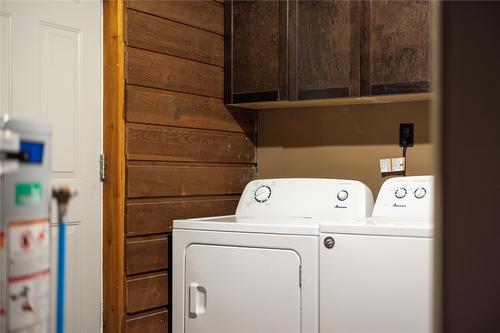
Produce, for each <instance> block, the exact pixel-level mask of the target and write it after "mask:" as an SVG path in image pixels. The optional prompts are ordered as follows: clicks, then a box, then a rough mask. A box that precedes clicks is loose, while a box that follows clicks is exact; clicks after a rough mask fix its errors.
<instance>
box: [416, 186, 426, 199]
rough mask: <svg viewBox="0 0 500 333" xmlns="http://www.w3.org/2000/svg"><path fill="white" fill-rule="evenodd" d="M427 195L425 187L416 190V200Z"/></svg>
mask: <svg viewBox="0 0 500 333" xmlns="http://www.w3.org/2000/svg"><path fill="white" fill-rule="evenodd" d="M426 194H427V190H426V189H425V188H424V187H419V188H417V189H416V190H415V198H417V199H422V198H423V197H425V195H426Z"/></svg>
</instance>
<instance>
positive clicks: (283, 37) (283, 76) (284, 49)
mask: <svg viewBox="0 0 500 333" xmlns="http://www.w3.org/2000/svg"><path fill="white" fill-rule="evenodd" d="M279 12H280V13H279V31H280V33H279V34H280V41H279V44H280V45H279V58H280V59H279V76H280V79H279V82H280V88H279V89H280V91H279V96H278V98H279V99H288V38H287V37H288V1H280V2H279Z"/></svg>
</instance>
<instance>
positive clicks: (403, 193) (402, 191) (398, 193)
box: [394, 187, 408, 199]
mask: <svg viewBox="0 0 500 333" xmlns="http://www.w3.org/2000/svg"><path fill="white" fill-rule="evenodd" d="M406 193H408V192H407V191H406V189H405V188H404V187H400V188H398V189H397V190H396V192H395V193H394V195H395V196H396V198H398V199H403V198H404V197H405V196H406Z"/></svg>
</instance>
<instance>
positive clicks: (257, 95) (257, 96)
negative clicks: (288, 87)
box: [233, 90, 281, 103]
mask: <svg viewBox="0 0 500 333" xmlns="http://www.w3.org/2000/svg"><path fill="white" fill-rule="evenodd" d="M280 99H281V96H280V92H279V91H278V90H271V91H256V92H245V93H236V94H233V103H249V102H267V101H278V100H280Z"/></svg>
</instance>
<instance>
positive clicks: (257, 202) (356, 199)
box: [236, 178, 373, 219]
mask: <svg viewBox="0 0 500 333" xmlns="http://www.w3.org/2000/svg"><path fill="white" fill-rule="evenodd" d="M372 210H373V196H372V193H371V191H370V189H369V188H368V187H367V186H366V185H364V184H363V183H361V182H359V181H356V180H349V179H322V178H277V179H258V180H254V181H251V182H249V183H248V184H247V185H246V186H245V190H244V191H243V193H242V195H241V198H240V201H239V203H238V208H237V209H236V215H238V216H291V217H295V216H309V217H314V218H316V217H321V218H323V217H328V218H335V219H336V218H354V217H355V218H364V217H367V216H371V214H372Z"/></svg>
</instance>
